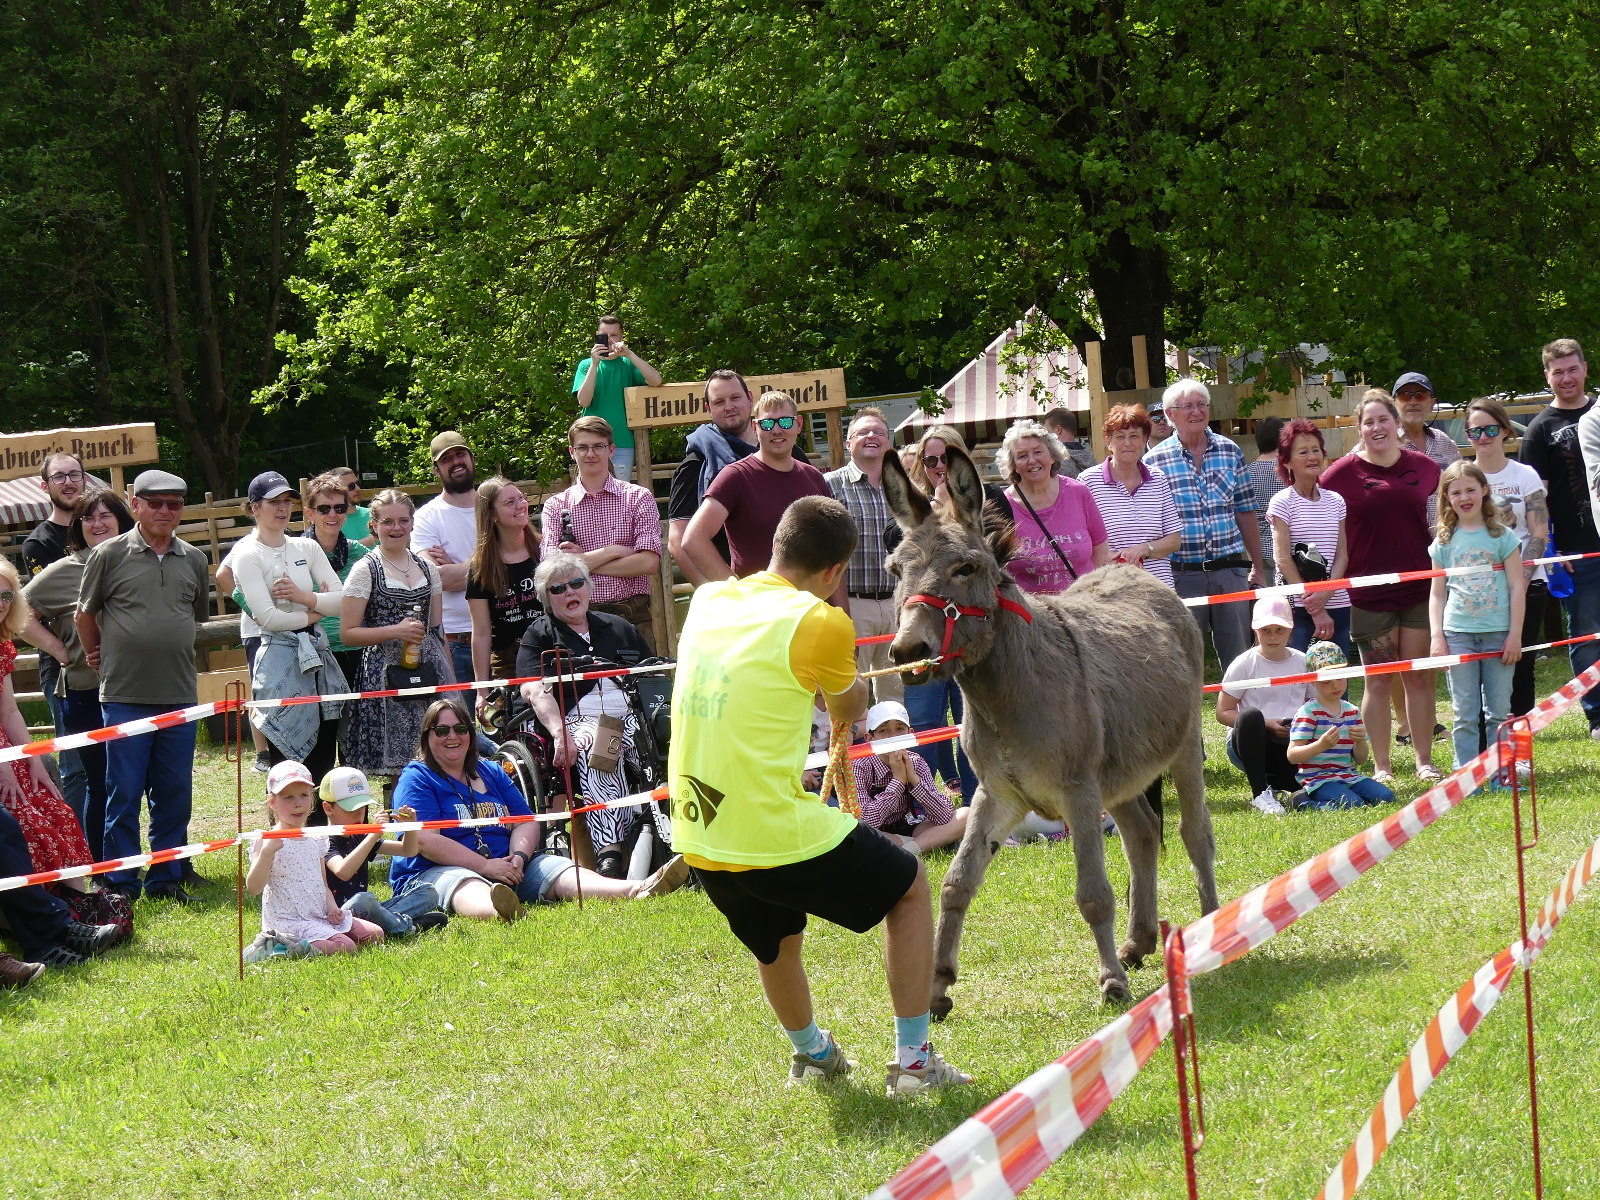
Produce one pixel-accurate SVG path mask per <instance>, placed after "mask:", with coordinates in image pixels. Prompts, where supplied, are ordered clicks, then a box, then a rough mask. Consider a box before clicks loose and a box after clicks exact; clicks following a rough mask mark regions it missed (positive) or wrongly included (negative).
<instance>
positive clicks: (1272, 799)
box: [1250, 787, 1288, 817]
mask: <svg viewBox="0 0 1600 1200" xmlns="http://www.w3.org/2000/svg"><path fill="white" fill-rule="evenodd" d="M1250 803H1251V804H1253V805H1255V806H1256V807H1257V808H1259V809H1260V810H1261V811H1262V812H1264V813H1266V814H1267V815H1268V816H1273V817H1281V816H1282V815H1283V814H1284V813H1285V812H1287V811H1288V810H1287V809H1286V808H1284V807H1283V805H1282V804H1281V803H1280V802H1279V800H1278V797H1277V796H1275V795H1274V794H1273V792H1272V789H1271V788H1269V787H1265V788H1262V789H1261V794H1260V795H1259V796H1253V797H1251V800H1250Z"/></svg>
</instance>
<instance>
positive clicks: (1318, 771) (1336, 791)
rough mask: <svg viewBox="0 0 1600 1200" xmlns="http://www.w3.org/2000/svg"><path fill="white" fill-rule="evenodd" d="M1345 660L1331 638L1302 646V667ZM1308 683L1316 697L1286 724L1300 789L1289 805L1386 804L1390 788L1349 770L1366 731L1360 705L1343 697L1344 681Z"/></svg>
mask: <svg viewBox="0 0 1600 1200" xmlns="http://www.w3.org/2000/svg"><path fill="white" fill-rule="evenodd" d="M1347 665H1348V662H1347V661H1346V659H1345V656H1344V651H1343V650H1341V649H1339V647H1338V646H1337V645H1336V644H1335V643H1333V642H1312V643H1311V645H1310V647H1309V648H1308V649H1307V650H1306V670H1307V671H1328V670H1332V669H1333V668H1335V667H1343V666H1347ZM1314 686H1315V687H1316V690H1317V698H1316V699H1315V700H1308V701H1307V702H1306V703H1305V704H1303V705H1302V706H1301V707H1300V711H1299V712H1297V713H1295V715H1294V720H1293V722H1291V723H1290V725H1289V749H1288V752H1287V757H1288V759H1289V761H1290V762H1292V763H1294V764H1295V766H1297V767H1299V768H1300V787H1301V792H1300V793H1299V795H1297V796H1296V797H1295V800H1296V801H1297V803H1296V804H1295V807H1297V808H1360V807H1361V806H1362V805H1364V804H1388V803H1389V802H1391V801H1392V800H1393V799H1394V793H1393V792H1392V791H1390V790H1389V789H1388V788H1386V787H1384V786H1383V784H1381V783H1379V782H1378V781H1377V780H1376V779H1373V778H1372V777H1371V776H1368V775H1362V774H1360V773H1359V772H1358V771H1357V770H1356V769H1355V764H1356V763H1358V762H1362V761H1364V760H1365V759H1366V757H1367V730H1366V726H1364V725H1363V724H1362V723H1361V710H1360V709H1359V708H1357V707H1356V706H1355V705H1354V704H1351V703H1350V701H1348V700H1346V699H1345V698H1344V689H1345V681H1344V680H1342V679H1319V680H1317V682H1316V684H1315V685H1314ZM1302 797H1303V798H1302Z"/></svg>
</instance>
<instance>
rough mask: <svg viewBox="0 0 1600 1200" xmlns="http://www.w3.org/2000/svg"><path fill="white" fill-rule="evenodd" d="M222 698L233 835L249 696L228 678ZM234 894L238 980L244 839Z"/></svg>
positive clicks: (238, 817)
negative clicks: (223, 702)
mask: <svg viewBox="0 0 1600 1200" xmlns="http://www.w3.org/2000/svg"><path fill="white" fill-rule="evenodd" d="M223 695H224V698H225V700H226V701H227V703H228V705H229V708H228V711H227V712H226V713H225V714H224V715H223V718H222V729H223V752H224V754H226V756H227V761H228V762H231V763H232V764H233V818H234V836H236V837H237V836H238V835H239V834H241V833H243V832H244V732H245V727H246V726H248V725H249V723H250V714H249V710H248V709H246V708H245V706H244V702H245V701H246V700H247V699H249V697H248V696H246V695H245V690H244V681H243V680H241V679H230V680H229V681H228V687H227V690H226V692H224V694H223ZM233 884H234V887H233V890H234V897H235V901H236V904H237V907H238V927H239V946H238V959H239V982H240V983H243V982H244V843H243V842H240V843H239V845H238V846H237V847H235V853H234V881H233Z"/></svg>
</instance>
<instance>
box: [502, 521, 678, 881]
mask: <svg viewBox="0 0 1600 1200" xmlns="http://www.w3.org/2000/svg"><path fill="white" fill-rule="evenodd" d="M534 586H535V587H537V588H538V591H539V599H540V601H541V602H542V603H543V604H544V608H545V611H544V612H543V613H541V614H540V615H539V616H537V617H535V618H534V620H533V623H532V624H531V625H529V626H528V629H527V632H526V633H524V634H523V635H522V645H521V646H520V647H519V648H518V650H517V674H518V675H519V676H523V675H543V674H545V671H544V669H543V665H542V656H543V655H544V654H545V653H547V652H548V651H551V650H565V651H566V652H567V653H568V654H569V655H571V657H572V661H573V663H574V664H581V665H577V667H576V669H578V670H584V669H593V668H594V667H595V665H596V664H603V665H606V666H633V665H634V664H636V663H638V662H641V661H642V660H644V659H646V658H648V657H649V656H650V648H649V646H647V645H646V644H645V640H644V638H643V637H641V636H640V634H639V631H638V630H637V629H635V628H634V627H633V624H632V623H631V622H630V621H628V619H627V618H625V617H619V616H616V615H614V614H612V613H603V612H599V611H597V610H594V609H592V608H591V607H590V603H591V597H590V594H589V593H590V582H589V568H588V566H587V565H585V563H584V561H583V559H581V558H579V557H578V556H577V555H576V554H568V553H566V552H565V551H562V552H559V553H556V554H552V555H551V556H550V557H549V558H547V559H545V560H544V561H543V562H542V563H540V564H539V569H538V571H537V572H536V573H535V574H534ZM522 698H523V699H524V700H525V701H527V703H528V704H530V705H532V706H533V712H534V715H535V716H536V717H538V719H539V723H540V724H541V725H543V726H544V728H545V730H546V731H547V733H548V734H549V736H550V741H551V744H552V746H553V747H554V749H553V752H552V755H553V758H554V761H555V766H556V768H557V770H558V771H561V770H562V769H563V768H571V771H572V784H573V786H574V787H575V788H576V789H577V791H578V793H579V794H580V795H581V796H582V797H583V798H584V802H585V803H586V804H600V803H603V802H604V801H607V800H616V799H618V798H620V797H622V796H625V795H627V794H628V791H629V788H628V784H627V780H626V777H625V770H624V767H625V764H626V763H627V762H628V761H635V765H636V766H637V765H638V764H637V762H636V758H637V754H638V751H637V750H636V749H635V742H636V739H637V737H638V731H639V724H638V717H637V715H636V714H635V713H634V711H633V707H632V705H630V704H629V703H628V698H627V696H626V695H625V694H624V693H623V691H622V689H621V688H619V687H618V686H617V684H616V683H615V682H614V681H613V680H610V679H590V680H584V681H582V682H578V683H566V684H546V683H525V684H523V685H522ZM619 727H620V730H621V736H622V750H621V753H620V754H618V755H617V759H616V764H615V766H614V767H612V768H611V769H610V770H604V769H601V768H600V766H599V765H597V764H596V763H593V762H591V761H590V757H591V754H592V752H593V751H594V749H595V747H596V745H601V746H602V748H603V747H604V735H605V734H606V733H607V731H610V732H613V733H614V732H615V731H616V730H617V729H618V728H619ZM639 817H640V813H639V811H638V810H637V809H633V808H616V809H602V810H599V811H596V812H592V813H589V814H587V816H586V817H585V820H586V821H587V827H588V830H589V841H590V843H591V844H592V845H593V846H594V852H595V866H596V868H597V869H598V870H599V872H600V873H601V874H602V875H606V876H610V877H612V878H621V877H622V876H624V875H626V874H627V870H628V847H629V844H630V842H631V841H632V835H633V831H634V827H635V825H636V823H637V821H638V819H639Z"/></svg>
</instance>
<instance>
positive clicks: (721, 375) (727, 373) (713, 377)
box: [706, 367, 750, 396]
mask: <svg viewBox="0 0 1600 1200" xmlns="http://www.w3.org/2000/svg"><path fill="white" fill-rule="evenodd" d="M719 379H731V380H733V381H734V382H735V383H737V384H738V385H739V388H740V390H741V391H743V392H744V394H745V395H746V396H748V395H749V394H750V385H749V384H748V383H746V382H745V381H744V376H743V375H741V374H739V372H737V371H735V370H734V369H733V368H732V367H718V368H717V369H716V370H715V371H713V372H711V374H709V375H707V376H706V388H707V389H708V390H709V389H710V387H711V385H712V384H713V383H715V382H716V381H717V380H719Z"/></svg>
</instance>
